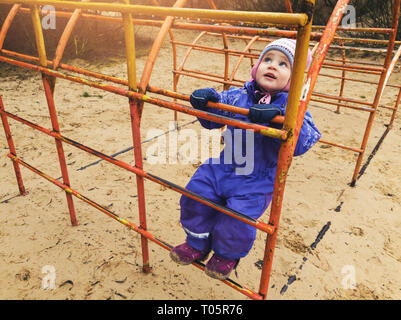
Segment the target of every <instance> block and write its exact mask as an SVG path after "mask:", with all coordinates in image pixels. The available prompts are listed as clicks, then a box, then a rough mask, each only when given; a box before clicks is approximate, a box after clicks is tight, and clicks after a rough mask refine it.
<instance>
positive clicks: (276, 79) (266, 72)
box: [255, 50, 291, 92]
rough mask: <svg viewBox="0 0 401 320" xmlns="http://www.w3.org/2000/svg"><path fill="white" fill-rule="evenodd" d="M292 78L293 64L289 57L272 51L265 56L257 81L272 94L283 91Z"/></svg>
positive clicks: (257, 74) (259, 68) (257, 73)
mask: <svg viewBox="0 0 401 320" xmlns="http://www.w3.org/2000/svg"><path fill="white" fill-rule="evenodd" d="M290 77H291V64H290V61H289V60H288V58H287V56H286V55H285V54H284V53H282V52H280V51H278V50H270V51H268V52H266V54H265V55H264V56H263V58H262V61H261V62H260V65H259V67H258V70H256V75H255V80H256V82H257V83H258V84H259V86H260V87H261V88H263V89H264V90H266V91H267V92H272V91H281V90H283V89H284V88H285V86H286V85H287V83H288V81H289V80H290Z"/></svg>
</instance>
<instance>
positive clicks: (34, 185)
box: [0, 29, 401, 300]
mask: <svg viewBox="0 0 401 320" xmlns="http://www.w3.org/2000/svg"><path fill="white" fill-rule="evenodd" d="M156 32H157V29H152V30H151V31H150V33H156ZM175 35H176V37H177V39H183V40H185V41H187V42H191V41H192V40H193V39H194V37H195V34H193V33H191V34H188V33H186V34H184V33H179V32H175ZM218 41H219V42H218ZM218 41H216V39H215V38H205V42H203V43H205V44H209V45H210V44H214V45H216V46H221V45H222V44H221V43H222V42H220V41H221V40H218ZM243 47H244V43H243V42H238V41H230V48H233V49H235V48H237V49H238V50H242V48H243ZM185 51H186V49H184V48H180V49H179V50H178V55H179V57H180V58H179V59H178V63H180V62H181V59H182V56H183V54H184V53H185ZM373 60H374V59H370V60H369V61H373ZM145 61H146V56H141V57H139V58H138V61H137V63H138V67H137V69H138V77H140V75H141V72H142V68H143V66H144V63H145ZM223 61H224V60H223V57H221V56H219V55H216V54H211V53H210V54H208V53H200V52H194V53H193V54H192V55H191V56H190V59H189V60H188V62H187V64H186V67H187V68H188V69H195V70H201V71H206V72H207V71H213V72H216V73H218V72H220V73H221V72H222V68H223ZM68 63H69V64H72V65H77V66H81V67H84V68H87V69H90V70H92V71H98V72H102V73H105V74H109V75H114V76H118V77H122V78H125V77H126V67H125V62H124V61H123V60H118V59H117V60H113V61H107V62H96V63H94V62H91V61H89V60H85V61H83V60H73V61H68ZM172 63H173V59H172V53H171V46H170V43H169V42H168V41H167V40H166V42H165V43H164V45H163V47H162V49H161V52H160V55H159V57H158V59H157V62H156V65H155V68H154V72H153V74H152V78H151V81H150V83H151V84H152V85H155V86H159V87H164V88H167V89H172V72H171V70H172ZM234 65H235V60H233V62H232V64H231V67H233V66H234ZM0 70H1V85H0V92H1V95H2V97H3V101H4V104H5V107H6V109H7V110H8V111H10V112H12V113H16V114H17V115H19V116H20V117H22V118H25V119H27V120H30V121H33V122H36V123H38V124H40V125H42V126H44V127H46V128H51V124H50V119H49V116H48V110H47V105H46V100H45V95H44V92H43V86H42V83H41V79H40V76H39V75H38V74H37V73H34V72H30V71H27V70H24V69H20V68H17V67H10V66H8V65H5V64H1V65H0ZM249 72H250V66H249V62H248V61H244V62H243V63H242V64H241V67H240V70H239V71H238V78H241V79H248V75H249ZM326 73H332V74H337V75H338V74H339V72H337V73H336V71H334V70H326ZM363 78H364V79H365V78H366V79H374V76H370V75H363ZM400 80H401V73H400V70H399V69H398V70H396V72H395V73H394V74H393V76H392V77H391V79H390V82H391V83H400ZM206 86H213V87H215V88H217V89H218V90H221V89H222V88H221V86H220V85H218V84H213V83H212V84H211V83H210V82H209V83H208V82H205V81H202V80H197V79H194V78H188V77H185V78H184V77H183V78H182V79H181V80H180V82H179V88H178V91H179V92H183V93H187V94H189V93H191V92H192V91H193V90H195V89H197V88H202V87H206ZM315 90H316V91H318V92H327V93H331V94H338V92H339V80H335V79H330V78H324V77H319V80H318V84H317V87H316V89H315ZM374 94H375V90H374V88H373V87H371V86H368V85H366V84H360V83H348V84H347V85H346V91H345V96H346V97H352V98H355V99H361V100H362V99H364V100H368V101H372V97H373V95H374ZM396 94H397V92H396V91H394V90H390V89H387V90H386V91H385V95H384V97H383V100H382V102H381V104H382V105H388V106H393V105H394V100H395V95H396ZM55 103H56V107H57V111H58V116H59V122H60V127H61V130H62V133H63V134H64V135H65V136H67V137H69V138H71V139H73V140H75V141H77V142H80V143H83V144H86V145H88V146H91V147H92V148H94V149H96V150H98V151H101V152H104V153H106V154H109V155H111V154H114V153H117V152H119V151H122V150H124V149H126V148H129V147H130V146H132V136H131V129H130V120H129V119H130V117H129V109H128V103H127V99H126V98H123V97H119V96H116V95H113V94H111V93H108V92H104V91H101V90H97V89H93V88H90V87H85V86H81V85H78V84H75V83H72V82H68V81H65V80H60V79H59V80H57V83H56V91H55ZM309 109H310V111H311V113H312V115H313V117H314V120H315V122H316V124H317V126H318V127H319V129H320V130H321V132H322V134H323V139H325V140H329V141H333V142H338V143H341V144H345V145H349V146H353V147H356V148H358V147H359V146H360V143H361V141H362V135H363V132H364V128H365V125H366V119H367V114H366V112H361V111H356V110H352V109H342V111H341V113H340V114H337V113H335V112H333V111H334V110H335V107H334V106H330V105H320V106H318V104H317V103H313V102H311V104H310V106H309ZM389 119H390V111H388V110H386V109H382V108H381V109H379V111H378V113H377V115H376V118H375V124H374V126H373V128H372V132H371V135H370V140H369V144H368V149H367V153H366V155H365V158H364V161H363V163H365V162H366V160H367V158H368V156H369V154H370V153H371V151H372V149H373V148H374V147H375V145H376V143H377V142H378V140H379V139H380V137H381V136H382V134H383V133H384V131H385V124H387V123H388V121H389ZM172 120H173V112H172V111H170V110H167V109H162V108H159V107H156V106H153V105H149V104H146V105H145V109H144V113H143V120H142V124H141V126H142V139H143V140H146V139H148V140H149V141H148V142H144V143H143V154H144V156H145V161H144V168H145V170H146V171H148V172H150V173H152V174H155V175H157V176H159V177H162V178H164V179H167V180H169V181H173V182H175V183H176V184H178V185H180V186H185V185H186V183H187V182H188V181H189V179H190V177H191V176H192V174H193V173H194V172H195V170H196V167H197V166H198V165H199V163H200V161H201V160H202V159H201V158H200V157H197V158H196V161H195V162H194V163H189V164H185V163H184V160H183V159H185V150H183V149H180V148H179V153H180V154H179V156H178V161H177V163H173V161H172V158H171V157H167V158H166V162H167V163H165V164H152V163H151V161H150V159H151V158H152V155H153V156H154V155H158V153H157V152H159V151H160V150H159V151H158V149H157V146H158V144H157V143H159V142H160V141H161V142H160V143H161V145H162V144H163V140H159V139H163V137H164V138H166V141H167V148H170V146H169V143H168V141H170V140H168V139H175V138H174V136H173V134H171V133H167V134H165V135H164V136H161V137H159V138H155V139H153V140H151V139H150V138H151V137H152V136H154V135H156V134H158V132H159V131H157V130H162V131H163V132H167V131H168V130H169V126H171V123H172V122H171V121H172ZM193 120H194V118H192V117H190V116H188V115H184V114H180V115H179V125H180V126H183V128H184V129H186V130H187V131H183V130H181V131H180V132H179V134H182V135H181V136H180V137H181V141H180V142H179V147H180V145H183V144H184V143H187V142H188V141H187V140H185V135H184V133H185V132H189V131H188V130H192V132H196V133H197V134H198V138H199V139H200V136H201V126H200V125H199V123H197V122H195V123H191V122H192V121H193ZM10 125H11V130H12V133H13V137H14V142H15V144H16V146H17V154H18V155H19V156H20V157H21V158H22V159H24V161H26V162H28V163H29V164H31V165H33V166H34V167H37V168H38V169H40V170H42V171H43V172H45V173H46V174H49V175H50V176H52V177H55V178H58V177H60V175H61V173H60V168H59V163H58V160H57V153H56V149H55V143H54V139H53V138H51V137H49V136H46V135H45V134H43V133H41V132H38V131H36V130H33V129H30V128H28V127H26V126H23V125H21V124H19V123H17V122H16V121H13V120H11V119H10ZM0 132H1V133H0V181H1V189H0V298H2V299H239V300H240V299H248V298H247V297H246V296H244V295H242V294H240V293H238V292H237V291H235V290H233V289H231V288H230V287H228V286H226V285H225V284H223V283H221V282H219V281H217V280H214V279H211V278H209V277H207V276H206V275H205V274H204V273H203V272H201V271H200V270H199V269H197V268H194V267H191V266H178V265H176V264H175V263H173V262H171V261H170V258H169V255H168V251H167V250H165V249H163V248H161V247H159V246H157V245H156V244H154V243H152V242H150V244H149V248H150V263H151V266H152V272H151V273H150V274H144V273H142V271H141V269H142V268H141V264H142V256H141V247H140V236H139V235H138V234H137V233H136V232H134V231H130V230H129V229H128V228H126V227H124V226H123V225H121V224H119V223H117V222H116V221H115V220H113V219H110V218H109V217H107V216H106V215H104V214H102V213H101V212H99V211H97V210H96V209H94V208H93V207H91V206H89V205H87V204H86V203H83V202H82V201H79V200H78V199H76V198H74V203H75V207H76V212H77V219H78V222H79V225H78V226H77V227H72V226H71V224H70V219H69V214H68V208H67V202H66V199H65V193H64V192H63V191H62V190H61V189H59V188H58V187H56V186H54V185H53V184H51V183H49V182H47V181H46V180H45V179H43V178H42V177H40V176H38V175H36V174H34V173H32V172H31V171H29V170H28V169H25V168H22V176H23V180H24V184H25V187H26V189H27V191H28V194H27V195H26V196H19V193H18V187H17V183H16V179H15V175H14V171H13V166H12V162H11V160H10V159H9V158H7V154H8V147H7V143H6V139H5V135H4V132H3V130H0ZM175 133H176V132H175ZM216 134H217V135H219V132H216ZM199 139H198V141H194V142H192V143H198V142H199ZM400 147H401V116H400V113H399V114H398V116H397V118H396V120H395V123H394V126H393V128H392V130H391V131H390V132H389V133H388V135H387V137H386V138H385V140H384V142H383V143H382V145H381V146H380V149H379V150H378V152H377V154H376V155H375V156H374V157H373V158H372V160H371V161H370V164H369V166H368V167H367V170H366V171H365V173H364V174H363V175H362V176H361V178H360V179H359V180H358V182H357V185H356V187H354V188H352V187H350V186H349V185H348V183H349V182H350V180H351V176H352V173H353V170H354V166H355V159H356V155H355V154H354V153H353V152H351V151H346V150H343V149H340V148H336V147H329V146H327V145H325V144H322V143H318V144H317V145H316V146H315V147H314V148H312V150H310V151H309V152H308V153H306V154H305V155H303V156H300V157H297V158H294V161H293V164H292V167H291V170H290V173H289V176H288V179H287V185H286V191H285V199H284V204H283V210H282V218H281V221H280V227H279V236H278V242H277V247H276V251H275V256H274V262H273V271H272V275H271V280H270V285H269V293H268V295H269V298H270V299H400V298H401V289H400V288H401V276H400V272H399V270H400V268H401V247H400V243H401V216H400V215H401V208H400V203H401V193H400V190H401V174H400V167H401V158H400V157H399V152H400ZM198 148H199V150H200V143H199V144H198ZM64 151H65V155H66V159H67V163H68V170H69V175H70V181H71V186H72V187H73V188H74V189H75V190H77V191H79V192H81V193H82V194H84V195H85V196H88V197H89V198H91V199H93V200H94V201H96V202H98V203H100V204H102V205H104V206H106V207H107V208H109V209H110V210H112V211H113V212H115V213H117V214H119V215H120V216H122V217H124V218H126V219H128V220H130V221H132V222H133V223H135V224H138V223H139V218H138V209H137V191H136V179H135V176H134V175H133V174H130V173H129V172H127V171H125V170H123V169H121V168H118V167H116V166H113V165H111V164H110V163H107V162H105V161H101V162H100V163H97V164H96V165H92V166H90V167H87V168H85V169H83V170H79V169H80V168H82V167H83V166H86V165H88V164H91V163H93V162H95V161H97V160H98V158H96V157H94V156H91V155H89V154H87V153H85V152H83V151H80V150H78V149H76V148H74V147H72V146H69V145H67V144H64ZM167 155H168V152H167ZM116 158H118V159H119V160H122V161H125V162H127V163H130V164H133V162H134V158H133V152H132V150H130V151H128V152H125V153H122V154H120V155H118V156H116ZM145 190H146V209H147V219H148V229H149V231H150V232H151V233H152V234H154V235H156V236H157V237H159V238H160V239H163V240H164V241H166V242H168V243H170V244H172V245H177V244H179V243H181V242H182V241H183V240H184V232H183V230H182V228H181V227H180V224H179V194H178V193H175V192H173V191H171V190H168V189H166V188H164V187H161V186H160V185H158V184H155V183H152V182H150V181H145ZM268 213H269V209H268V210H267V211H266V213H265V215H264V216H263V218H262V220H263V221H265V222H266V221H268ZM325 227H326V228H325ZM322 230H326V232H321V231H322ZM319 233H320V234H321V235H323V236H322V237H320V238H319V237H318V235H319ZM264 239H265V235H264V234H263V233H261V232H258V234H257V240H256V242H255V245H254V247H253V249H252V251H251V252H250V254H249V255H248V256H247V257H246V258H244V259H242V260H241V263H240V264H239V266H238V275H237V276H236V275H233V276H232V279H233V280H234V281H237V282H239V283H241V284H242V285H244V286H246V287H248V288H250V289H251V290H254V291H257V290H258V287H259V280H260V272H261V270H260V260H261V259H262V257H263V250H264V243H265V240H264ZM312 244H315V245H312ZM48 270H53V271H54V273H49V271H48ZM52 274H54V276H55V278H53V279H55V282H54V284H55V288H54V289H48V290H45V289H44V287H43V284H46V283H50V282H46V281H44V279H45V280H46V279H48V277H49V276H51V275H52ZM350 279H351V280H352V279H353V280H354V281H351V280H350Z"/></svg>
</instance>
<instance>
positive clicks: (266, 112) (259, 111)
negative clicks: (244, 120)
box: [248, 104, 281, 123]
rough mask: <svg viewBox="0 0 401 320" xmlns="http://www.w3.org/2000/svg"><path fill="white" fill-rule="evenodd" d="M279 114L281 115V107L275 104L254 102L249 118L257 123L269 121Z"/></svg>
mask: <svg viewBox="0 0 401 320" xmlns="http://www.w3.org/2000/svg"><path fill="white" fill-rule="evenodd" d="M277 115H281V109H280V108H279V107H277V106H275V105H274V104H254V105H253V106H252V107H251V108H249V114H248V118H249V120H251V121H252V122H255V123H268V122H270V121H271V120H272V119H273V118H274V117H275V116H277Z"/></svg>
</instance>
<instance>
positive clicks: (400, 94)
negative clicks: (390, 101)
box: [388, 87, 401, 127]
mask: <svg viewBox="0 0 401 320" xmlns="http://www.w3.org/2000/svg"><path fill="white" fill-rule="evenodd" d="M400 100H401V87H400V90H399V91H398V97H397V101H396V102H395V106H394V111H393V113H392V115H391V119H390V123H389V124H388V126H389V127H391V126H392V125H393V122H394V119H395V115H396V113H397V110H398V106H399V104H400Z"/></svg>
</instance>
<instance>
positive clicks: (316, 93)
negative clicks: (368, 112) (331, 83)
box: [312, 91, 373, 107]
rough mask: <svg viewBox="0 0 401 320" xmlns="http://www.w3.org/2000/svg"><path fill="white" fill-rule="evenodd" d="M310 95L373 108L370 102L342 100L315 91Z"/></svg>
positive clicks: (342, 98) (341, 98)
mask: <svg viewBox="0 0 401 320" xmlns="http://www.w3.org/2000/svg"><path fill="white" fill-rule="evenodd" d="M312 95H314V96H317V97H321V98H326V99H333V100H340V101H346V102H352V103H358V104H363V105H365V106H370V107H371V106H373V103H371V102H366V101H360V100H356V99H351V98H344V97H338V96H333V95H330V94H327V93H319V92H316V91H313V92H312Z"/></svg>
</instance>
